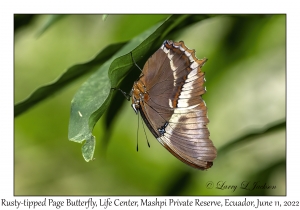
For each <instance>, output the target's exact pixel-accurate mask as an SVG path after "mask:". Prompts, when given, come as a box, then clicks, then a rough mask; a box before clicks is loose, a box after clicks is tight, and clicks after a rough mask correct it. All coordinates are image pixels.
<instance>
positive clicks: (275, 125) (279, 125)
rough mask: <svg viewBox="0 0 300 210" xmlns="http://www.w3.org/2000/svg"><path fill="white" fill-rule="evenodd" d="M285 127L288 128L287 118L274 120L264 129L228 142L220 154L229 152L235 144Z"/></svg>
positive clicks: (243, 142) (250, 132)
mask: <svg viewBox="0 0 300 210" xmlns="http://www.w3.org/2000/svg"><path fill="white" fill-rule="evenodd" d="M283 128H286V120H285V119H282V120H279V121H277V122H273V123H271V124H269V125H266V126H265V127H264V128H262V129H257V130H252V131H248V133H247V134H245V135H243V136H241V137H238V138H236V139H234V140H233V141H231V142H229V143H228V144H226V145H224V146H223V147H221V148H220V149H219V151H218V154H223V153H225V152H227V151H228V150H230V149H232V148H234V147H235V146H238V145H241V144H245V143H249V141H251V140H255V139H256V138H258V137H260V136H262V135H267V134H270V133H272V132H274V131H277V130H279V129H283Z"/></svg>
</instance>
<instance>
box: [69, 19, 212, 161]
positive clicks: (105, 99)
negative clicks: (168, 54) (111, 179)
mask: <svg viewBox="0 0 300 210" xmlns="http://www.w3.org/2000/svg"><path fill="white" fill-rule="evenodd" d="M191 17H192V16H190V15H173V16H171V17H170V18H168V19H167V20H166V21H165V22H164V23H163V24H158V25H155V26H153V27H152V28H150V29H149V30H147V31H145V32H144V33H142V34H141V35H139V36H137V37H135V38H134V39H132V40H131V41H130V42H129V43H128V44H126V45H125V46H124V47H123V48H122V49H120V51H119V52H117V53H116V55H114V56H113V57H112V58H111V59H109V60H108V61H107V62H106V63H105V64H104V65H103V66H102V67H101V68H100V69H99V70H97V72H96V73H94V74H93V75H92V76H91V77H90V78H89V79H88V80H87V81H86V82H85V83H84V84H83V85H82V86H81V87H80V89H79V90H78V92H77V93H76V94H75V96H74V98H73V100H72V103H71V115H70V122H69V139H70V140H71V141H75V142H78V143H82V142H83V141H88V140H89V139H90V138H91V137H93V138H94V136H93V135H92V130H93V128H94V126H95V124H96V123H97V121H98V120H99V118H100V117H101V116H102V115H103V113H104V112H105V111H106V109H107V108H108V107H109V104H110V102H111V100H112V94H111V93H112V92H113V91H112V89H111V88H116V87H118V86H119V85H120V83H121V82H122V80H123V79H124V77H126V75H127V74H128V73H129V72H130V71H131V69H133V68H134V69H136V67H135V66H134V63H133V62H132V57H131V53H132V56H133V58H134V60H135V61H136V62H139V61H145V60H146V59H147V58H148V57H149V56H150V55H151V54H152V53H153V52H154V51H155V50H157V49H158V47H159V46H160V45H161V44H162V41H163V40H164V39H165V38H166V36H168V34H169V33H171V32H174V30H175V29H176V28H177V29H178V30H179V29H181V28H178V26H179V25H181V26H188V25H189V24H191V23H194V22H195V21H199V19H200V20H202V19H205V18H207V17H208V16H199V18H198V19H194V20H189V18H191ZM193 18H194V17H193ZM184 21H185V23H183V22H184ZM131 84H133V80H132V83H131ZM79 112H80V113H81V114H79ZM89 149H90V151H87V150H85V154H86V156H85V157H87V156H88V157H90V158H89V159H86V158H85V160H86V161H90V160H92V158H93V153H94V150H95V148H92V147H89ZM87 154H88V155H87Z"/></svg>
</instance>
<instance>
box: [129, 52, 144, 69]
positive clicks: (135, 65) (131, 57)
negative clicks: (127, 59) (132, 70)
mask: <svg viewBox="0 0 300 210" xmlns="http://www.w3.org/2000/svg"><path fill="white" fill-rule="evenodd" d="M130 55H131V59H132V62H133V63H134V65H135V66H136V67H138V69H139V70H140V71H143V70H142V69H141V68H140V67H139V65H137V63H136V62H135V60H134V58H133V55H132V52H130Z"/></svg>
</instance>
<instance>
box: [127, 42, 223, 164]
mask: <svg viewBox="0 0 300 210" xmlns="http://www.w3.org/2000/svg"><path fill="white" fill-rule="evenodd" d="M206 61H207V59H206V58H204V59H200V60H199V59H197V58H196V56H195V50H190V49H188V48H187V47H186V46H185V45H184V42H183V41H180V42H173V41H170V40H166V41H164V42H163V44H162V46H161V47H160V48H159V49H158V50H157V51H156V52H155V53H154V54H153V55H152V56H151V57H150V58H149V59H148V61H147V62H146V63H145V65H144V68H143V70H142V73H141V75H140V77H139V80H138V81H136V82H134V84H133V88H132V90H131V93H130V96H131V97H132V108H133V109H134V111H135V112H136V113H137V114H138V113H140V114H141V116H142V118H143V120H144V122H145V123H146V125H147V127H148V128H149V130H150V131H151V133H152V134H153V135H154V136H155V138H157V140H158V141H159V143H160V144H161V145H163V146H164V147H165V148H166V149H167V150H169V152H170V153H172V154H173V155H174V156H175V157H177V158H178V159H179V160H181V161H182V162H184V163H186V164H188V165H190V166H192V167H194V168H197V169H201V170H205V169H208V168H210V167H211V166H212V165H213V161H214V159H215V158H216V156H217V150H216V148H215V147H214V145H213V142H212V141H211V140H210V139H209V131H208V128H207V127H206V125H207V123H208V118H207V108H206V105H205V102H204V101H203V99H202V97H201V95H203V94H204V93H205V91H206V90H205V87H204V82H205V79H204V73H203V72H202V71H201V67H202V66H203V65H204V63H205V62H206Z"/></svg>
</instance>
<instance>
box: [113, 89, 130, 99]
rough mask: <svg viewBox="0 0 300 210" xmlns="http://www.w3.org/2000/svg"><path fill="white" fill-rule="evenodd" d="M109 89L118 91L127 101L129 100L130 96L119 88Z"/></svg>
mask: <svg viewBox="0 0 300 210" xmlns="http://www.w3.org/2000/svg"><path fill="white" fill-rule="evenodd" d="M111 89H112V90H118V91H120V92H121V93H122V94H123V95H124V96H125V98H126V100H127V101H129V100H130V97H131V94H128V93H126V92H125V91H123V90H121V89H120V88H111Z"/></svg>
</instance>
